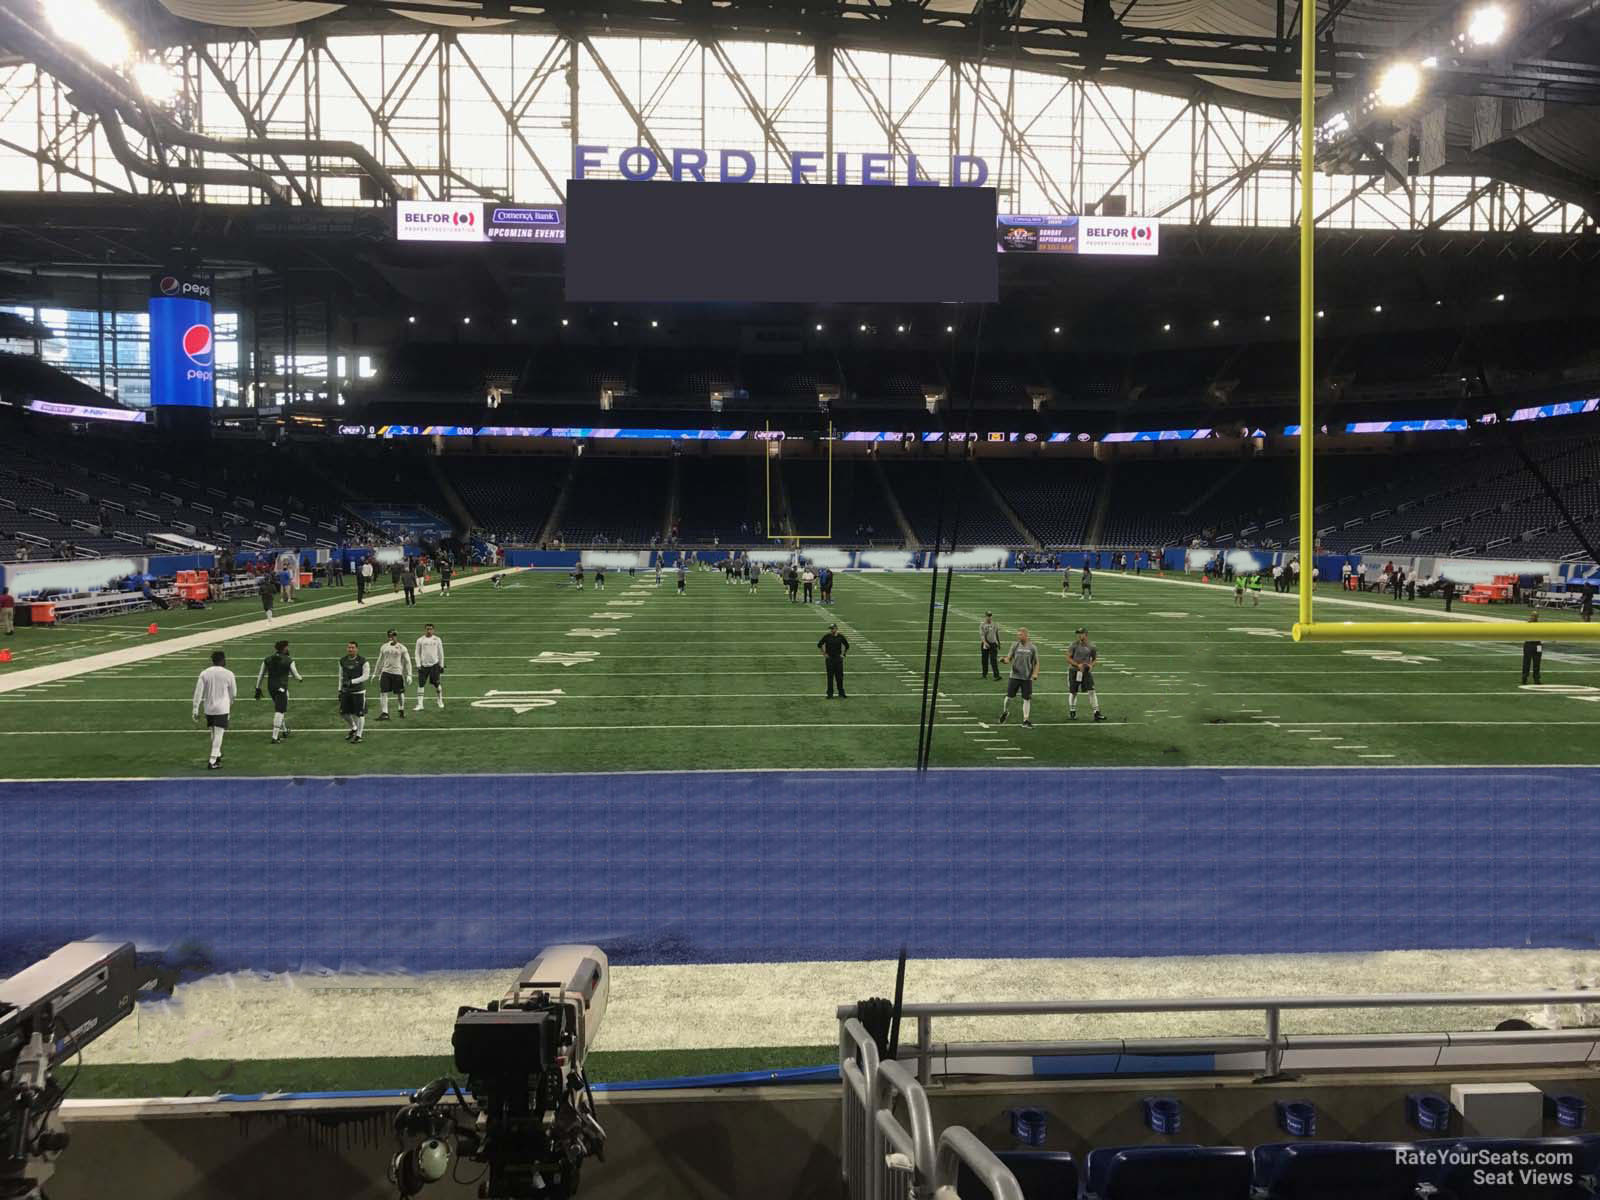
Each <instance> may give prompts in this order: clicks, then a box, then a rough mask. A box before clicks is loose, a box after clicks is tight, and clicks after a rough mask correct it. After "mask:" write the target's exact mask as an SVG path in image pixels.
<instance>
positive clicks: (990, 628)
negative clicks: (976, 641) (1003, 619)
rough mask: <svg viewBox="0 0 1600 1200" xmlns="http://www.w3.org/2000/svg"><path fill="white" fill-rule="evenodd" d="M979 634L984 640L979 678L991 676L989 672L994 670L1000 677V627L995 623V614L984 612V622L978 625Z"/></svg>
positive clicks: (996, 676)
mask: <svg viewBox="0 0 1600 1200" xmlns="http://www.w3.org/2000/svg"><path fill="white" fill-rule="evenodd" d="M978 636H979V637H980V638H981V639H983V640H982V649H983V666H982V667H981V668H980V669H979V672H978V678H979V679H987V678H989V672H990V671H991V670H992V671H994V677H995V678H996V679H999V678H1000V627H999V626H998V625H996V624H995V623H994V614H993V613H992V612H986V613H984V614H983V624H981V625H979V626H978Z"/></svg>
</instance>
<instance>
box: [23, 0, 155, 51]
mask: <svg viewBox="0 0 1600 1200" xmlns="http://www.w3.org/2000/svg"><path fill="white" fill-rule="evenodd" d="M40 7H42V8H43V9H44V10H45V13H46V14H47V15H48V17H49V19H50V28H51V29H53V30H55V33H56V36H57V37H59V38H60V39H61V40H62V41H63V42H66V43H67V44H68V45H70V46H75V47H77V48H78V49H79V50H82V51H84V53H86V54H88V55H89V57H90V58H92V59H94V60H95V61H96V62H99V63H102V64H104V65H105V66H108V67H116V66H121V65H122V64H123V63H125V62H127V61H128V60H129V59H130V58H132V57H133V42H132V41H131V40H130V39H129V37H128V31H127V30H126V29H125V28H123V26H122V23H121V22H120V21H117V20H115V19H114V18H112V17H111V16H110V15H109V14H108V13H107V12H106V10H105V9H103V8H101V7H100V5H98V4H97V3H95V0H50V3H48V4H44V5H41V6H40Z"/></svg>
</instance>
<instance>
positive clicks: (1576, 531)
mask: <svg viewBox="0 0 1600 1200" xmlns="http://www.w3.org/2000/svg"><path fill="white" fill-rule="evenodd" d="M1474 344H1475V345H1476V346H1477V347H1478V354H1477V359H1478V383H1479V385H1480V386H1482V388H1483V394H1484V396H1485V397H1489V396H1491V392H1490V388H1489V375H1488V372H1487V371H1485V370H1484V367H1483V351H1482V346H1483V339H1482V338H1477V339H1474ZM1506 440H1507V441H1509V442H1510V443H1511V449H1512V450H1513V451H1515V453H1516V455H1517V457H1518V458H1519V459H1521V460H1522V465H1523V466H1524V467H1526V468H1527V469H1528V474H1530V475H1532V476H1533V477H1534V479H1535V480H1536V481H1537V482H1538V484H1539V488H1540V490H1542V491H1543V492H1544V494H1545V496H1546V497H1547V498H1548V499H1549V501H1550V503H1552V504H1554V505H1555V506H1556V511H1557V512H1558V513H1560V514H1561V520H1562V522H1563V523H1564V524H1565V525H1566V527H1567V530H1568V532H1570V533H1571V534H1572V536H1573V537H1575V538H1577V539H1578V544H1579V545H1580V546H1582V547H1583V549H1584V553H1586V554H1587V555H1588V556H1589V561H1590V562H1600V554H1597V553H1596V552H1595V548H1594V544H1593V543H1592V542H1590V541H1589V539H1588V537H1586V536H1585V535H1584V532H1583V526H1581V525H1579V524H1578V522H1577V520H1576V519H1575V518H1574V517H1573V515H1572V511H1571V510H1570V509H1569V508H1568V507H1567V504H1566V501H1564V500H1563V499H1562V498H1561V493H1560V492H1558V491H1557V490H1556V488H1555V485H1554V484H1552V483H1551V482H1550V479H1549V477H1548V476H1547V475H1545V473H1544V472H1543V471H1542V470H1540V468H1539V464H1538V463H1537V462H1535V461H1534V458H1533V455H1531V454H1529V453H1528V449H1527V447H1526V446H1524V445H1523V443H1522V431H1521V430H1520V429H1518V428H1517V427H1516V425H1515V424H1514V423H1511V422H1507V426H1506Z"/></svg>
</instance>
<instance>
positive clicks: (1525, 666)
mask: <svg viewBox="0 0 1600 1200" xmlns="http://www.w3.org/2000/svg"><path fill="white" fill-rule="evenodd" d="M1528 621H1529V623H1530V624H1538V621H1539V610H1538V609H1535V610H1534V611H1533V612H1531V613H1529V614H1528ZM1543 665H1544V643H1543V642H1540V641H1527V642H1523V643H1522V682H1523V683H1527V682H1528V673H1529V672H1530V671H1532V672H1533V681H1534V682H1535V683H1539V682H1541V680H1540V679H1539V668H1540V667H1541V666H1543Z"/></svg>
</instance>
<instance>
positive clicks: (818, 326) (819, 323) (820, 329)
mask: <svg viewBox="0 0 1600 1200" xmlns="http://www.w3.org/2000/svg"><path fill="white" fill-rule="evenodd" d="M817 332H818V333H821V332H822V322H821V321H818V322H817Z"/></svg>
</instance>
